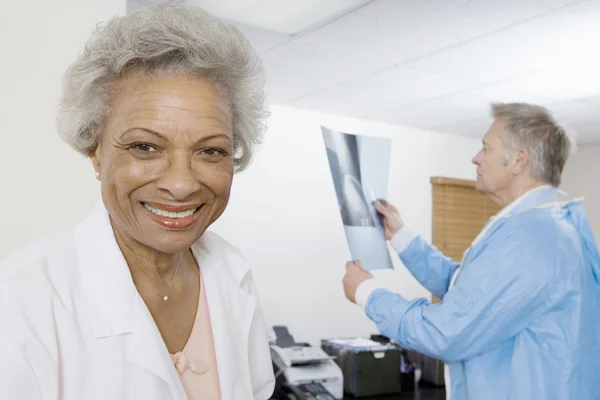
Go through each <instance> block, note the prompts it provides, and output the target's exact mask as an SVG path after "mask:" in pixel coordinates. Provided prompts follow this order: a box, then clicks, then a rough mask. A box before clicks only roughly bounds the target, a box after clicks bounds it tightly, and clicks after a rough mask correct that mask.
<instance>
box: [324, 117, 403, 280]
mask: <svg viewBox="0 0 600 400" xmlns="http://www.w3.org/2000/svg"><path fill="white" fill-rule="evenodd" d="M321 130H322V132H323V140H324V141H325V148H326V150H327V158H328V160H329V168H330V170H331V177H332V178H333V186H334V187H335V193H336V195H337V202H338V207H339V210H340V214H341V217H342V223H343V224H344V230H345V233H346V240H347V242H348V246H349V248H350V253H351V254H352V258H353V259H354V260H360V262H361V264H362V266H363V267H365V268H366V269H368V270H373V269H384V268H392V260H391V258H390V253H389V251H388V247H387V244H386V241H385V236H384V234H383V227H382V226H381V223H380V220H379V217H378V215H377V211H376V210H375V206H374V205H373V202H374V201H375V200H376V199H384V198H386V197H387V185H388V171H389V160H390V147H391V141H390V140H389V139H385V138H377V137H370V136H362V135H354V134H349V133H342V132H336V131H333V130H331V129H328V128H325V127H321Z"/></svg>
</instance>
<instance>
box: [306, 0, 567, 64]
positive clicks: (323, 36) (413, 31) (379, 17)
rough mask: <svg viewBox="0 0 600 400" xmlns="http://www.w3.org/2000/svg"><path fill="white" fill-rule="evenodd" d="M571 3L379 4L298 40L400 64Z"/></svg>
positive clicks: (397, 0) (395, 0)
mask: <svg viewBox="0 0 600 400" xmlns="http://www.w3.org/2000/svg"><path fill="white" fill-rule="evenodd" d="M572 1H573V0H549V1H523V0H493V1H491V0H488V1H468V0H452V1H439V0H420V1H414V0H384V1H376V2H373V3H371V4H369V5H368V6H365V7H362V8H361V9H359V10H357V11H355V12H353V13H350V14H348V15H346V16H344V17H342V18H340V19H338V20H336V21H333V22H332V23H330V24H327V25H326V26H324V27H321V28H319V29H316V30H315V31H312V32H310V33H308V34H306V35H304V36H303V37H302V38H301V39H300V40H303V41H308V42H311V43H315V44H319V45H323V46H328V47H332V48H338V49H343V50H347V51H351V52H354V53H357V54H364V55H370V56H372V57H377V58H382V59H387V60H392V61H396V62H400V61H406V60H409V59H412V58H415V57H419V56H423V55H426V54H429V53H431V52H434V51H437V50H440V49H443V48H446V47H448V46H452V45H456V44H458V43H460V42H463V41H465V40H468V39H472V38H475V37H478V36H481V35H483V34H485V33H488V32H491V31H493V30H496V29H498V28H501V27H505V26H508V25H511V24H513V23H516V22H519V21H523V20H525V19H527V18H530V17H532V16H535V15H540V14H542V13H544V12H547V11H548V10H550V9H554V8H556V7H559V6H561V5H564V4H567V3H569V2H572Z"/></svg>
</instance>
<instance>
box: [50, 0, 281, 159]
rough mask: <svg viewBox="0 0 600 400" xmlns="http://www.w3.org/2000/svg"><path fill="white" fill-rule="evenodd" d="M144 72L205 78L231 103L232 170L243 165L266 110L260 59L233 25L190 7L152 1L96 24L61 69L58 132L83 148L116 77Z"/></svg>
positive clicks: (105, 110) (90, 143)
mask: <svg viewBox="0 0 600 400" xmlns="http://www.w3.org/2000/svg"><path fill="white" fill-rule="evenodd" d="M144 73H145V74H160V73H167V74H192V75H196V76H199V77H202V78H204V79H208V80H211V81H213V82H214V83H215V84H216V85H217V86H218V88H219V89H220V90H221V91H222V93H223V94H224V95H225V96H226V98H227V99H228V101H229V102H230V105H231V107H232V111H233V144H234V152H235V155H234V165H235V167H236V170H237V171H242V170H244V169H245V168H246V167H247V166H248V164H249V163H250V161H251V159H252V156H253V151H254V149H255V145H256V144H258V143H260V142H261V139H262V135H263V132H264V129H265V119H266V118H267V117H268V115H269V113H268V107H267V104H266V99H265V92H264V87H265V85H264V73H263V67H262V63H261V61H260V59H259V57H258V56H257V54H256V53H255V51H254V49H253V48H252V46H251V45H250V42H249V41H248V40H247V39H246V38H245V37H244V36H243V35H242V34H241V33H240V32H239V30H237V29H236V28H235V27H233V26H231V25H229V24H227V23H225V22H223V21H220V20H219V19H217V18H215V17H213V16H212V15H210V14H208V13H206V12H204V11H202V10H200V9H198V8H195V7H190V6H183V5H174V4H159V5H155V6H152V7H148V8H145V9H143V10H140V11H138V12H135V13H133V14H129V15H126V16H122V17H114V18H112V19H111V20H109V21H108V22H107V23H106V24H104V25H103V26H101V27H99V28H98V29H97V30H96V32H95V33H94V34H93V35H92V37H91V38H90V39H89V41H88V42H87V44H86V46H85V49H84V52H83V54H81V55H80V56H79V57H78V58H77V60H76V61H75V62H74V63H73V64H72V65H71V66H70V67H69V69H68V70H67V72H66V74H65V78H64V83H63V95H62V98H61V101H60V107H59V111H58V118H57V122H58V131H59V134H60V135H61V137H62V138H63V139H64V140H65V141H66V142H67V143H68V144H69V145H70V146H71V147H73V148H74V149H75V150H77V151H78V152H80V153H82V154H83V155H88V153H89V152H90V151H91V150H92V149H93V148H94V147H95V146H96V143H97V142H98V140H99V138H100V136H101V135H102V131H103V126H104V122H105V120H106V117H107V115H108V114H109V113H110V108H109V102H110V96H111V92H112V89H113V86H114V85H115V82H116V80H117V79H119V78H120V77H123V76H126V75H128V74H144Z"/></svg>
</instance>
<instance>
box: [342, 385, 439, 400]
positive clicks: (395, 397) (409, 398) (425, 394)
mask: <svg viewBox="0 0 600 400" xmlns="http://www.w3.org/2000/svg"><path fill="white" fill-rule="evenodd" d="M344 400H446V391H445V390H444V388H443V387H442V388H437V387H431V386H429V385H427V386H425V385H423V386H421V387H419V388H415V390H414V391H413V392H406V393H399V394H388V395H383V396H372V397H351V396H346V397H344Z"/></svg>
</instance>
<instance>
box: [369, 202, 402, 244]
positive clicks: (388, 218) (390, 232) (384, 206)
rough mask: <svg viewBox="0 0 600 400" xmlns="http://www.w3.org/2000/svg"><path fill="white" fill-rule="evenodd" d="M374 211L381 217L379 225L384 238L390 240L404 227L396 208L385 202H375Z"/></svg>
mask: <svg viewBox="0 0 600 400" xmlns="http://www.w3.org/2000/svg"><path fill="white" fill-rule="evenodd" d="M375 209H376V210H377V212H378V213H379V214H380V215H381V216H382V218H381V223H382V225H383V232H384V234H385V238H386V239H387V240H392V238H393V237H394V235H395V234H396V233H398V232H399V231H400V229H402V228H403V227H404V221H402V217H401V216H400V213H399V212H398V210H397V209H396V207H394V206H393V205H391V204H390V203H388V202H387V201H385V200H377V201H376V202H375Z"/></svg>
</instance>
